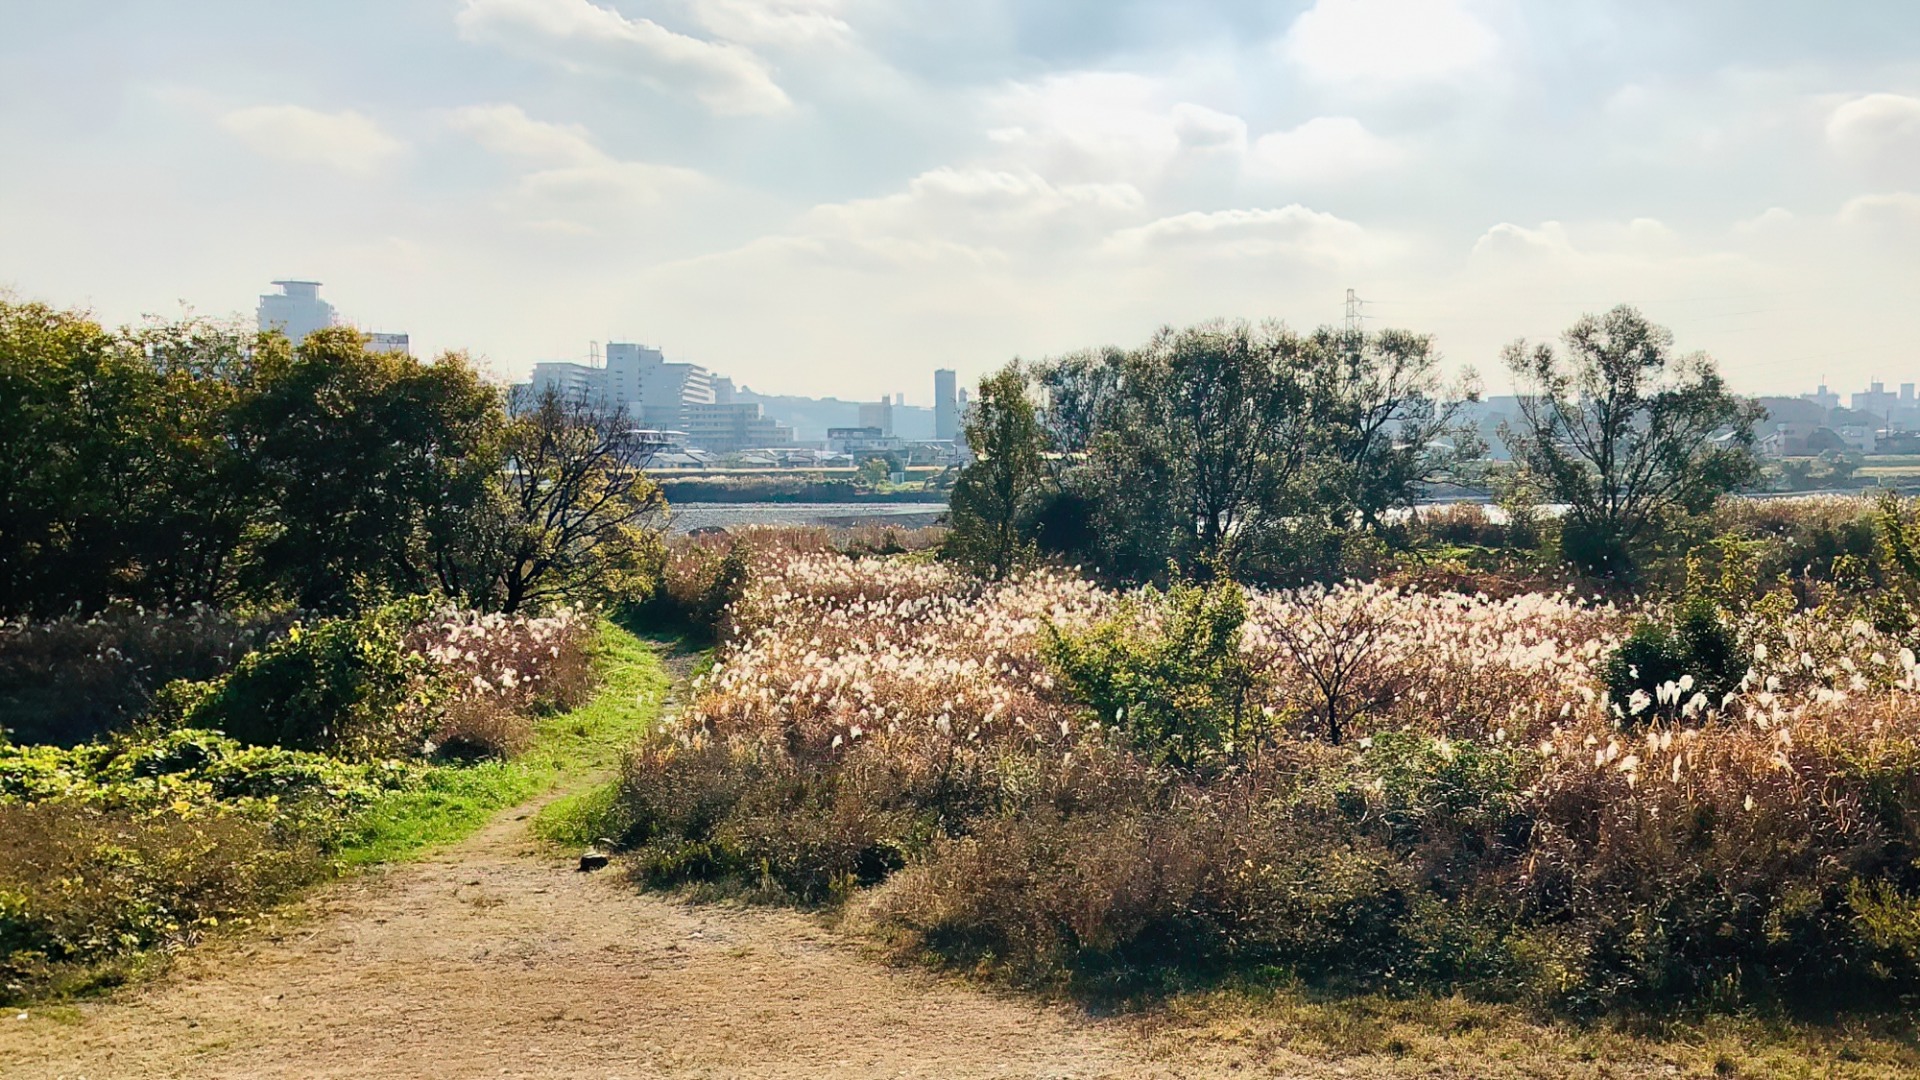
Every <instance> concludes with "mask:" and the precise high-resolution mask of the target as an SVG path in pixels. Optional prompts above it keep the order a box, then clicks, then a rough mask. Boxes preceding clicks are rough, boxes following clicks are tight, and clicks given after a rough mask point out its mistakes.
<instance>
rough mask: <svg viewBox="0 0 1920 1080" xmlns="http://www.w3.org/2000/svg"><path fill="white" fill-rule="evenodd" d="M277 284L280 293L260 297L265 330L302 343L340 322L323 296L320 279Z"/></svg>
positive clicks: (263, 328)
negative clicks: (316, 332)
mask: <svg viewBox="0 0 1920 1080" xmlns="http://www.w3.org/2000/svg"><path fill="white" fill-rule="evenodd" d="M274 284H275V285H278V286H280V291H279V292H277V293H267V294H266V295H264V296H262V297H260V307H259V309H258V310H259V316H260V329H261V330H263V331H265V330H278V331H280V332H281V333H283V334H285V335H287V340H288V341H291V342H293V343H294V344H295V345H298V344H300V343H301V342H302V341H305V340H306V339H307V335H308V334H311V333H313V332H314V331H315V330H324V329H326V328H327V327H329V326H334V325H337V324H338V323H339V317H338V316H337V315H336V314H335V313H334V310H333V305H332V304H329V303H327V302H326V301H325V300H322V299H320V283H319V282H317V281H276V282H274Z"/></svg>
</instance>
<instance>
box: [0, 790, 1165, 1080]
mask: <svg viewBox="0 0 1920 1080" xmlns="http://www.w3.org/2000/svg"><path fill="white" fill-rule="evenodd" d="M533 809H534V808H533V807H522V808H519V809H517V810H512V811H508V812H507V813H505V814H503V815H501V816H500V817H498V818H496V819H495V820H494V821H493V822H492V823H490V824H489V825H488V826H487V827H486V828H485V829H483V830H482V831H481V832H480V833H478V834H476V835H475V836H474V837H472V838H471V839H469V840H467V841H466V842H464V843H462V844H459V845H457V846H455V847H452V848H449V849H446V850H445V851H442V852H440V853H438V854H437V855H436V856H434V857H432V858H430V859H428V860H426V861H423V862H419V863H413V864H408V865H402V866H398V867H395V868H392V869H390V870H387V871H385V872H383V873H377V874H369V875H367V876H364V877H361V878H358V879H354V880H350V881H346V882H342V883H340V884H338V885H335V886H332V887H331V888H329V889H327V890H324V891H323V892H322V893H320V894H319V895H318V896H317V897H315V898H314V900H312V901H311V902H310V905H309V906H310V907H312V908H314V909H315V910H313V911H312V912H311V914H310V917H308V918H304V919H298V920H295V921H294V922H293V923H292V924H291V927H290V928H289V929H286V930H284V931H283V932H281V933H279V934H277V935H271V934H265V933H260V932H255V933H252V934H243V935H240V936H238V937H237V938H235V939H234V940H229V941H223V942H216V943H212V944H209V945H207V946H204V947H202V948H200V949H196V950H193V951H191V952H190V953H188V954H186V955H185V956H183V957H182V958H181V959H180V960H179V962H178V963H177V964H176V965H175V966H174V968H173V970H172V971H170V972H169V973H168V974H167V975H166V976H165V977H164V978H162V979H159V980H157V981H155V982H153V983H150V984H148V985H145V986H141V987H138V988H135V989H131V990H128V991H126V992H123V993H121V994H119V995H116V996H115V997H113V998H111V999H108V1000H105V1001H101V1002H95V1003H89V1004H85V1005H82V1006H79V1007H78V1008H76V1009H54V1010H48V1011H46V1012H33V1011H30V1012H29V1014H28V1018H27V1019H26V1020H24V1021H22V1020H18V1019H15V1018H14V1016H13V1014H11V1013H9V1014H7V1015H6V1016H4V1017H0V1077H6V1078H7V1080H25V1078H29V1077H32V1078H40V1077H46V1078H53V1077H61V1078H69V1080H71V1078H79V1077H86V1078H90V1080H108V1078H112V1080H120V1078H134V1077H220V1078H236V1080H237V1078H242V1077H246V1078H257V1077H302V1078H307V1077H427V1076H431V1077H482V1076H484V1077H503V1076H504V1077H598V1078H615V1077H635V1078H638V1077H736V1076H754V1077H815V1076H818V1077H829V1076H830V1077H836V1078H848V1077H852V1078H861V1077H929V1078H931V1077H940V1078H964V1077H988V1076H993V1077H1062V1078H1065V1077H1117V1078H1119V1077H1125V1078H1131V1077H1152V1076H1172V1075H1181V1076H1193V1075H1196V1073H1195V1071H1194V1068H1193V1066H1194V1064H1195V1063H1194V1062H1191V1061H1188V1062H1185V1063H1183V1064H1182V1066H1181V1067H1180V1068H1178V1069H1177V1070H1170V1069H1169V1068H1167V1067H1165V1066H1164V1065H1156V1064H1155V1063H1154V1062H1152V1061H1151V1060H1149V1059H1148V1055H1147V1054H1146V1052H1145V1049H1144V1046H1143V1044H1142V1043H1141V1042H1140V1040H1139V1039H1137V1038H1136V1037H1135V1036H1134V1035H1133V1034H1132V1031H1131V1029H1130V1028H1128V1027H1127V1026H1126V1025H1123V1024H1118V1023H1112V1022H1103V1021H1099V1020H1094V1019H1088V1018H1085V1017H1083V1016H1080V1015H1078V1014H1075V1013H1073V1012H1071V1011H1069V1010H1064V1009H1052V1008H1045V1007H1041V1006H1037V1005H1035V1004H1033V1003H1031V1002H1028V1001H1023V1000H1021V999H1018V998H1013V997H1008V996H999V995H995V994H991V993H988V992H984V991H980V990H976V989H971V988H967V987H962V986H957V985H953V984H951V983H947V982H942V981H939V980H936V979H933V978H931V977H928V976H925V975H921V974H917V973H911V972H903V971H899V970H896V969H891V968H888V967H886V966H884V965H881V964H878V963H875V962H873V961H872V960H870V959H867V958H864V957H862V956H860V955H859V954H858V953H857V952H856V951H855V950H854V949H853V948H851V947H850V946H848V945H847V944H846V943H845V942H844V941H842V940H840V939H838V938H836V937H835V936H834V935H833V934H831V933H830V932H828V931H826V930H824V929H822V928H821V927H819V926H817V925H816V924H815V923H814V922H813V921H812V920H810V919H808V918H807V917H805V916H803V915H800V914H796V913H793V912H784V911H775V910H766V909H756V908H738V907H733V906H728V905H689V904H685V903H681V902H678V901H676V900H673V899H671V898H666V897H661V896H656V895H648V894H644V893H640V892H638V891H636V890H635V889H634V888H633V887H632V886H631V885H630V884H628V883H627V882H626V881H625V880H623V878H622V876H621V875H620V873H619V871H618V868H617V867H616V868H615V869H612V870H608V871H603V872H601V873H598V874H593V875H587V874H581V873H577V872H575V871H574V869H573V867H572V866H571V865H569V864H568V863H566V862H565V861H564V860H563V859H562V857H561V856H559V855H557V854H555V853H554V852H553V851H552V850H550V849H547V848H545V847H543V846H541V845H539V844H537V843H536V842H535V841H533V840H532V839H531V837H530V835H529V833H528V824H529V821H530V820H531V817H532V811H533Z"/></svg>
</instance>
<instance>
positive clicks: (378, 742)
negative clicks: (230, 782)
mask: <svg viewBox="0 0 1920 1080" xmlns="http://www.w3.org/2000/svg"><path fill="white" fill-rule="evenodd" d="M424 615H425V606H424V602H423V601H406V602H399V603H394V604H388V605H386V606H383V607H381V608H378V609H376V610H374V611H372V612H370V613H368V614H366V615H363V616H360V617H358V618H351V619H329V620H326V621H323V622H320V623H316V624H314V625H313V626H311V627H300V626H296V627H294V628H293V629H292V630H291V631H289V633H288V634H287V636H286V637H285V638H283V639H281V640H280V641H277V642H275V643H273V644H272V645H270V646H268V647H267V648H265V649H262V650H260V651H259V652H256V653H253V654H252V655H250V656H248V657H247V658H246V659H244V660H242V661H241V662H240V663H239V664H238V665H236V666H235V667H234V669H233V671H231V672H229V673H228V674H227V675H225V676H223V677H222V678H220V679H219V680H217V681H216V682H214V683H213V684H212V685H211V687H210V688H208V689H206V690H204V691H194V690H190V689H188V688H176V689H174V690H171V691H169V693H170V695H172V696H173V697H176V698H186V699H191V698H194V697H198V700H197V701H192V702H191V704H190V705H189V707H188V708H186V709H185V710H184V715H183V716H182V720H183V721H184V722H185V723H186V724H187V726H190V727H201V728H213V729H216V730H219V731H224V732H226V733H227V734H228V735H231V736H232V737H234V738H236V739H238V740H240V741H241V742H244V743H250V744H254V745H260V746H281V747H286V748H289V749H294V750H318V751H325V752H327V753H331V754H337V755H340V756H344V757H350V758H359V759H372V758H381V757H396V756H405V755H409V754H413V753H417V752H418V751H419V748H420V746H421V744H422V742H423V741H424V739H425V738H426V735H427V732H428V730H429V727H430V725H431V723H432V721H433V718H434V709H433V706H434V704H435V700H436V698H437V696H438V694H439V688H438V686H437V684H436V682H435V680H434V678H433V668H432V664H431V662H430V661H429V660H428V659H427V658H425V657H423V656H421V655H419V654H418V653H415V652H412V651H410V650H409V649H408V648H407V645H406V640H405V639H406V633H407V631H408V630H409V629H410V628H411V627H412V626H414V625H415V624H416V623H418V622H419V621H420V619H421V618H422V617H423V616H424Z"/></svg>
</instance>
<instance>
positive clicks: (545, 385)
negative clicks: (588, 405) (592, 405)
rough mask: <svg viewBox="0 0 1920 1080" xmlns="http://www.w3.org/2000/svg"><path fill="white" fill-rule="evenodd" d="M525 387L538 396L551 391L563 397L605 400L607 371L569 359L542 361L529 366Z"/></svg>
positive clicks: (606, 394)
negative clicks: (529, 377)
mask: <svg viewBox="0 0 1920 1080" xmlns="http://www.w3.org/2000/svg"><path fill="white" fill-rule="evenodd" d="M527 385H528V388H529V389H530V390H531V391H532V392H533V394H534V395H535V396H536V397H538V396H541V395H544V394H545V393H546V392H547V391H548V390H552V391H553V392H554V393H556V394H558V395H559V396H561V397H563V398H570V399H578V400H583V401H600V400H602V399H605V398H608V397H609V395H608V393H607V369H605V368H598V367H594V366H593V365H591V364H581V363H576V362H574V361H572V360H542V361H540V362H539V363H537V364H535V365H533V378H532V379H531V380H529V382H528V384H527Z"/></svg>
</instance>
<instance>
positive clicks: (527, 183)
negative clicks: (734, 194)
mask: <svg viewBox="0 0 1920 1080" xmlns="http://www.w3.org/2000/svg"><path fill="white" fill-rule="evenodd" d="M704 183H705V179H704V178H703V177H702V176H701V175H700V174H699V173H697V172H694V171H693V170H691V169H676V168H673V167H671V166H666V165H649V164H647V163H645V162H639V161H602V162H597V163H594V164H589V165H575V166H568V167H565V168H558V169H543V170H541V171H539V172H536V173H529V174H528V175H527V176H526V177H524V178H523V179H522V180H521V182H520V190H521V191H522V192H523V193H525V194H526V195H528V196H530V197H532V198H535V199H538V200H540V201H541V202H543V203H546V204H548V205H551V206H557V207H601V208H607V207H614V208H619V207H628V208H631V207H635V206H646V205H651V204H653V203H657V202H659V201H660V200H661V199H662V198H664V197H666V196H668V195H670V194H673V193H675V192H678V191H685V190H688V189H691V188H697V187H700V186H702V185H703V184H704Z"/></svg>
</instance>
